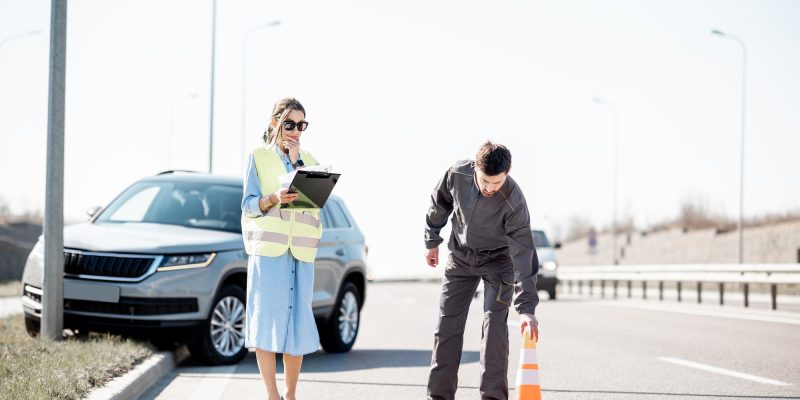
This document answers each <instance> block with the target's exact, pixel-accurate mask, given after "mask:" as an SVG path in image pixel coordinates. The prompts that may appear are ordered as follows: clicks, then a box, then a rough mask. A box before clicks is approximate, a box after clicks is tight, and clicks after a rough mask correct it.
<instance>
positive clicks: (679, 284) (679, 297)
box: [678, 281, 683, 303]
mask: <svg viewBox="0 0 800 400" xmlns="http://www.w3.org/2000/svg"><path fill="white" fill-rule="evenodd" d="M682 283H683V282H681V281H678V303H680V302H681V284H682Z"/></svg>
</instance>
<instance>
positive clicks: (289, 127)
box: [283, 119, 308, 132]
mask: <svg viewBox="0 0 800 400" xmlns="http://www.w3.org/2000/svg"><path fill="white" fill-rule="evenodd" d="M294 128H297V130H298V131H300V132H302V131H304V130H306V128H308V121H300V122H294V121H292V120H290V119H287V120H285V121H283V130H285V131H293V130H294Z"/></svg>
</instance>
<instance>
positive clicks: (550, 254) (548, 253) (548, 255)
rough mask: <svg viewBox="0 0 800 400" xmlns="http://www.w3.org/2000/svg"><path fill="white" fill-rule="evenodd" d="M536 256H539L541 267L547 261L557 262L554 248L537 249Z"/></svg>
mask: <svg viewBox="0 0 800 400" xmlns="http://www.w3.org/2000/svg"><path fill="white" fill-rule="evenodd" d="M536 255H537V256H539V265H542V263H543V262H545V261H555V260H556V252H555V251H553V248H552V247H540V248H536Z"/></svg>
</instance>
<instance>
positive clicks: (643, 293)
mask: <svg viewBox="0 0 800 400" xmlns="http://www.w3.org/2000/svg"><path fill="white" fill-rule="evenodd" d="M642 298H643V299H645V300H647V281H642Z"/></svg>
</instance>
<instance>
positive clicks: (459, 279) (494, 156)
mask: <svg viewBox="0 0 800 400" xmlns="http://www.w3.org/2000/svg"><path fill="white" fill-rule="evenodd" d="M510 171H511V152H510V151H508V149H507V148H506V147H505V146H503V145H499V144H494V143H492V142H486V143H484V144H483V145H482V146H481V148H480V149H479V150H478V154H477V156H476V158H475V161H459V162H457V163H456V164H455V165H453V166H452V167H450V169H449V170H448V171H447V172H446V173H445V175H444V177H442V179H441V181H439V184H438V185H437V186H436V189H435V190H434V191H433V194H432V196H431V206H430V209H429V210H428V214H427V218H426V225H427V226H426V228H425V247H426V248H427V249H428V251H427V253H426V255H425V259H426V261H427V263H428V265H430V266H431V267H434V268H435V267H436V266H437V265H438V263H439V245H440V244H441V243H442V242H443V241H444V240H443V239H442V237H441V236H440V235H439V233H440V231H441V230H442V228H443V227H444V226H445V225H446V224H447V217H448V216H449V215H450V214H451V213H452V214H453V218H452V220H451V223H452V230H453V232H452V234H451V235H450V242H449V244H448V248H449V249H450V258H449V259H448V260H447V265H446V268H445V272H444V279H443V281H442V294H441V298H440V300H439V323H438V325H437V327H436V331H435V333H434V344H433V359H432V360H431V372H430V377H429V378H428V398H429V399H431V400H450V399H453V398H454V397H455V393H456V388H457V387H458V367H459V364H460V361H461V350H462V347H463V342H464V325H465V323H466V320H467V311H468V310H469V305H470V302H471V301H472V298H473V296H474V295H475V290H476V288H477V287H478V283H479V282H480V280H481V279H483V287H484V296H483V334H482V340H481V384H480V391H481V396H482V398H483V399H507V398H508V379H507V374H508V326H507V320H508V309H509V306H510V304H511V302H512V295H513V302H514V307H515V308H516V310H517V312H518V313H519V314H520V330H521V331H523V332H524V330H525V328H526V327H528V328H530V330H531V336H532V337H535V338H536V339H537V340H538V337H539V331H538V323H537V321H536V317H535V316H534V310H535V308H536V305H537V304H538V303H539V297H538V295H537V293H536V272H537V271H538V269H539V260H538V258H537V256H536V249H535V247H534V246H533V237H532V235H531V228H530V216H529V214H528V206H527V204H526V203H525V197H524V196H523V194H522V190H521V189H520V187H519V186H517V183H516V182H514V180H513V179H511V177H509V176H508V173H509V172H510Z"/></svg>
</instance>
